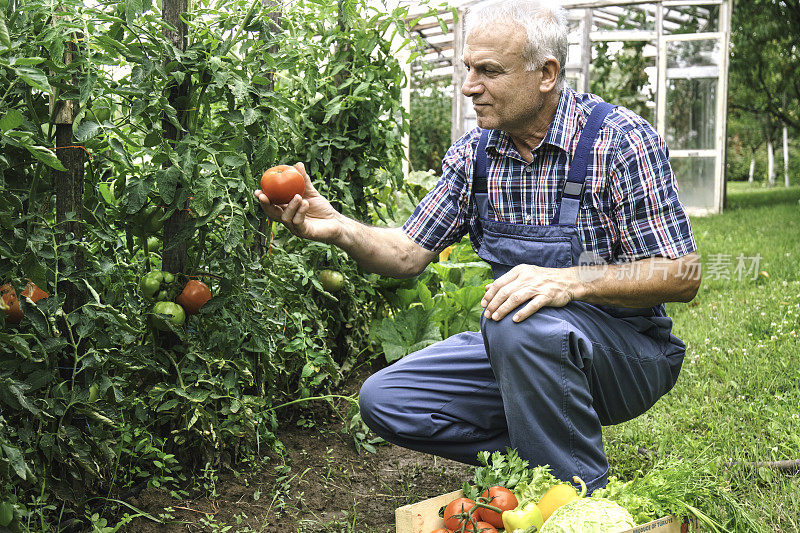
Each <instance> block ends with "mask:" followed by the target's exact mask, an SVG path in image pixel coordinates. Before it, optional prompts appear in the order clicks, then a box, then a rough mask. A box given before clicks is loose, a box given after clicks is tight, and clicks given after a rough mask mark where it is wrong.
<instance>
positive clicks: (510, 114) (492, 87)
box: [461, 23, 544, 135]
mask: <svg viewBox="0 0 800 533" xmlns="http://www.w3.org/2000/svg"><path fill="white" fill-rule="evenodd" d="M524 45H525V31H524V30H523V28H522V26H520V25H518V24H515V23H504V24H503V25H502V26H498V27H493V28H488V27H482V28H481V27H478V28H475V29H473V30H472V31H471V32H470V33H469V35H467V40H466V44H465V46H464V64H465V65H466V67H467V77H466V79H465V80H464V85H462V87H461V92H462V93H464V95H465V96H468V97H470V98H472V105H473V107H474V108H475V113H476V114H477V116H478V126H480V127H481V128H488V129H500V130H504V131H506V132H508V133H511V134H512V135H513V134H515V133H524V132H525V131H526V129H528V128H530V126H531V124H532V123H533V119H534V118H535V117H536V115H537V114H538V112H539V111H540V110H541V108H542V104H543V101H544V99H543V95H542V92H541V89H540V83H541V80H542V73H541V71H539V70H535V71H526V70H525V60H524V59H523V57H522V50H523V47H524Z"/></svg>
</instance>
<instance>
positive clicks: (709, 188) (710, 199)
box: [670, 157, 716, 209]
mask: <svg viewBox="0 0 800 533" xmlns="http://www.w3.org/2000/svg"><path fill="white" fill-rule="evenodd" d="M715 161H716V158H715V157H670V164H671V165H672V171H673V173H674V174H675V179H676V180H677V181H678V197H679V198H680V200H681V203H682V204H683V205H685V206H692V207H695V208H705V209H713V208H714V181H715V179H714V178H715V176H714V172H715V169H714V167H715Z"/></svg>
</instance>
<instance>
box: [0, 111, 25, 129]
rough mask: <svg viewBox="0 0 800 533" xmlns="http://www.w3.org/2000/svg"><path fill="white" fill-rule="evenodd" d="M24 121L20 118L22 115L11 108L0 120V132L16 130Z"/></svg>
mask: <svg viewBox="0 0 800 533" xmlns="http://www.w3.org/2000/svg"><path fill="white" fill-rule="evenodd" d="M24 120H25V118H24V117H23V116H22V113H20V112H19V111H18V110H17V109H14V108H13V107H12V108H11V109H9V110H8V111H6V114H5V115H3V118H2V119H0V131H3V132H6V131H9V130H13V129H15V128H18V127H20V126H21V125H22V122H23V121H24Z"/></svg>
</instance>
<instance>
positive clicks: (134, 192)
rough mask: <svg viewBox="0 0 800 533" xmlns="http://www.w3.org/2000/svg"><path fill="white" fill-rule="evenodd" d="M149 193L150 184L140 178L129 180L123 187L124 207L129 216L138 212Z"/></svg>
mask: <svg viewBox="0 0 800 533" xmlns="http://www.w3.org/2000/svg"><path fill="white" fill-rule="evenodd" d="M149 193H150V184H149V183H147V182H146V181H144V180H142V179H141V178H131V180H130V181H129V182H128V185H127V186H126V187H125V200H124V201H125V207H126V210H127V211H128V213H129V214H131V215H132V214H133V213H136V212H137V211H139V210H140V209H141V208H142V206H144V204H145V202H147V195H148V194H149Z"/></svg>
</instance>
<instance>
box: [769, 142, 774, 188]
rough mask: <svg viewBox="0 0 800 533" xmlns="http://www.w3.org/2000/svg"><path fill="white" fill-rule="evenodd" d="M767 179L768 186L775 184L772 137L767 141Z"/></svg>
mask: <svg viewBox="0 0 800 533" xmlns="http://www.w3.org/2000/svg"><path fill="white" fill-rule="evenodd" d="M767 181H768V182H769V186H770V187H773V186H774V185H775V150H774V148H773V147H772V139H769V140H768V141H767Z"/></svg>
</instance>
